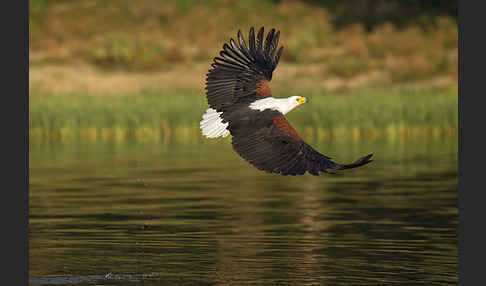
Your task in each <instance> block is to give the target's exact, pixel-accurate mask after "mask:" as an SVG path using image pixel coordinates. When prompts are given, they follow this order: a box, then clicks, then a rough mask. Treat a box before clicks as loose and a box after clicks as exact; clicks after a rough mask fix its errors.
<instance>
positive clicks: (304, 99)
mask: <svg viewBox="0 0 486 286" xmlns="http://www.w3.org/2000/svg"><path fill="white" fill-rule="evenodd" d="M297 102H298V103H299V104H302V103H306V102H309V100H308V99H307V98H305V97H303V96H301V97H299V98H297Z"/></svg>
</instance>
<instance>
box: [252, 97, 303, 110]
mask: <svg viewBox="0 0 486 286" xmlns="http://www.w3.org/2000/svg"><path fill="white" fill-rule="evenodd" d="M306 102H308V100H307V98H305V97H303V96H291V97H287V98H274V97H267V98H263V99H259V100H256V101H255V102H253V103H252V104H250V108H251V109H256V110H260V111H263V110H265V109H273V110H278V111H280V112H281V113H282V114H286V113H288V112H289V111H291V110H292V109H294V108H296V107H297V106H299V105H301V104H303V103H306Z"/></svg>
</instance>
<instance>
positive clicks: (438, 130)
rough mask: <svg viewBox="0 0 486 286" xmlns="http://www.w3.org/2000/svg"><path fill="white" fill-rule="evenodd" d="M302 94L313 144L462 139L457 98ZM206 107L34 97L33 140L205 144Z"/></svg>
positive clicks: (300, 116)
mask: <svg viewBox="0 0 486 286" xmlns="http://www.w3.org/2000/svg"><path fill="white" fill-rule="evenodd" d="M292 95H295V94H292ZM302 95H305V96H307V97H308V98H309V102H310V103H309V104H306V105H304V106H301V107H299V108H297V109H295V110H294V111H292V112H291V113H289V114H288V115H287V118H288V119H289V121H290V122H291V123H292V125H293V126H294V127H295V128H296V129H297V131H298V132H299V133H301V135H303V136H304V138H306V139H307V138H308V139H309V140H329V139H331V140H332V139H341V138H342V139H361V138H369V137H386V138H390V139H396V138H407V137H417V136H418V137H420V136H432V137H441V136H450V137H455V136H457V126H458V122H457V120H458V119H457V118H458V113H457V109H458V107H457V92H455V91H445V92H444V91H442V92H439V91H435V92H434V91H404V90H397V91H386V90H376V89H370V90H361V91H355V92H349V93H342V94H322V93H321V94H317V93H309V94H304V93H303V94H302ZM281 96H290V94H281ZM206 108H207V104H206V100H205V98H204V96H202V95H201V94H199V93H198V92H195V91H194V92H180V91H179V92H174V93H171V92H155V91H151V92H144V93H137V94H124V95H119V96H96V95H94V94H93V95H86V94H76V93H69V94H55V95H54V94H42V93H31V94H30V113H29V114H30V118H29V120H30V139H31V142H32V141H39V140H84V139H86V140H126V139H136V140H160V141H168V140H172V139H181V140H200V139H201V138H202V137H201V135H200V131H199V121H200V118H201V115H202V114H203V113H204V111H205V109H206Z"/></svg>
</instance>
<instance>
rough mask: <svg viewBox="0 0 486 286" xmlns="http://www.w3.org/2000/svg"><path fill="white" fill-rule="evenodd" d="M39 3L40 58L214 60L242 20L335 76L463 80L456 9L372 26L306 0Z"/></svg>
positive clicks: (107, 63) (167, 64)
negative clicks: (276, 34)
mask: <svg viewBox="0 0 486 286" xmlns="http://www.w3.org/2000/svg"><path fill="white" fill-rule="evenodd" d="M314 2H315V1H314ZM29 8H30V11H29V17H30V63H31V64H34V65H36V64H45V63H62V64H67V63H73V62H79V61H84V62H88V63H92V64H94V65H96V66H99V67H102V68H107V69H123V70H142V71H150V70H164V69H170V68H171V67H172V66H174V65H180V64H186V65H190V64H191V63H195V62H209V61H210V60H211V58H212V57H214V56H215V55H216V53H217V52H218V50H219V49H221V46H222V44H223V43H224V42H226V41H227V40H228V39H229V38H230V37H235V35H236V31H237V30H238V29H242V31H243V33H244V34H246V35H247V33H248V30H249V28H250V26H256V27H258V26H265V27H266V28H268V29H269V28H271V27H275V28H278V29H279V30H281V32H282V33H281V39H280V40H281V43H282V45H283V46H285V51H284V53H283V58H282V61H284V62H285V61H286V62H292V63H297V64H309V63H312V64H319V63H325V64H326V65H327V68H326V69H325V71H324V73H325V74H323V76H326V77H332V76H337V77H343V78H350V77H354V76H357V75H360V74H366V73H370V72H373V71H380V72H383V73H384V74H385V75H386V76H387V77H390V78H391V79H392V80H394V81H403V80H414V79H417V78H424V77H435V76H444V75H447V76H451V77H454V78H455V79H456V80H457V68H458V34H457V21H456V19H454V18H452V17H450V16H437V17H435V18H433V19H430V20H429V21H428V22H427V23H428V24H421V23H420V21H419V20H417V21H412V22H411V23H409V24H408V25H401V26H400V25H397V24H394V23H390V22H383V23H377V24H376V25H375V26H373V27H372V28H371V29H367V28H368V27H366V25H363V24H361V23H353V24H350V25H347V26H342V27H339V28H338V27H336V24H335V23H334V22H335V21H333V19H334V17H335V16H336V15H338V14H339V13H337V12H334V14H331V13H330V12H329V11H328V10H327V9H326V8H325V6H324V5H319V4H317V3H313V2H312V1H296V0H282V1H263V2H262V1H256V0H249V1H231V0H208V1H192V0H183V1H160V0H145V1H144V2H143V5H141V4H140V3H139V2H138V1H128V0H119V1H104V0H85V1H76V0H69V1H67V0H50V1H47V0H38V1H32V3H31V5H30V6H29ZM396 10H397V11H400V9H396ZM336 13H337V14H336ZM397 13H398V12H397ZM368 18H369V17H368Z"/></svg>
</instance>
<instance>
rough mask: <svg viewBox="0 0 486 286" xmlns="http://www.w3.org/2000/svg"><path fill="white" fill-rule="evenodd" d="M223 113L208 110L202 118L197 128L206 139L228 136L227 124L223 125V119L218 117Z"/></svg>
mask: <svg viewBox="0 0 486 286" xmlns="http://www.w3.org/2000/svg"><path fill="white" fill-rule="evenodd" d="M222 113H223V112H217V111H216V110H215V109H212V108H208V109H207V110H206V113H205V114H204V115H203V116H202V118H203V119H202V120H201V122H200V123H199V127H200V128H201V130H202V134H203V135H204V136H206V137H208V138H218V137H220V136H222V137H226V136H228V134H230V132H229V130H228V129H226V128H227V127H228V122H226V123H223V119H222V118H221V117H220V115H221V114H222Z"/></svg>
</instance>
